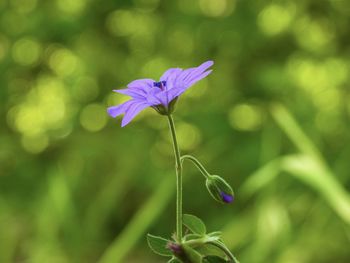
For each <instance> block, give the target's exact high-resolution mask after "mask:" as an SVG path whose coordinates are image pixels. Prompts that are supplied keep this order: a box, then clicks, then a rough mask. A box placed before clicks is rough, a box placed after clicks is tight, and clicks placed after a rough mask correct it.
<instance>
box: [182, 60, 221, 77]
mask: <svg viewBox="0 0 350 263" xmlns="http://www.w3.org/2000/svg"><path fill="white" fill-rule="evenodd" d="M213 64H214V62H213V61H211V60H209V61H206V62H204V63H202V64H201V65H199V66H198V67H197V68H195V69H194V70H193V71H192V72H191V73H190V74H188V75H187V76H186V77H185V78H184V79H183V80H184V82H186V83H189V82H192V81H193V80H194V79H196V78H197V77H199V76H200V75H202V73H203V72H204V71H206V70H207V69H208V68H210V67H211V66H212V65H213Z"/></svg>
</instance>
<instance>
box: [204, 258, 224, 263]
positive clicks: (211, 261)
mask: <svg viewBox="0 0 350 263" xmlns="http://www.w3.org/2000/svg"><path fill="white" fill-rule="evenodd" d="M227 262H230V261H227V260H226V259H223V258H221V257H217V256H207V257H205V258H204V259H203V263H227Z"/></svg>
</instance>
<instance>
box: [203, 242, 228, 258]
mask: <svg viewBox="0 0 350 263" xmlns="http://www.w3.org/2000/svg"><path fill="white" fill-rule="evenodd" d="M196 250H197V251H198V252H199V253H200V254H201V255H203V256H205V257H206V256H217V257H221V258H225V257H226V253H224V252H223V251H222V249H220V248H218V247H216V246H213V245H212V244H204V245H202V246H200V247H198V248H196Z"/></svg>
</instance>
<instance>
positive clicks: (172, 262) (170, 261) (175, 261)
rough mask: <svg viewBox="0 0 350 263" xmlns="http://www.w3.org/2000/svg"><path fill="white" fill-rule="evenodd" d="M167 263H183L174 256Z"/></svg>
mask: <svg viewBox="0 0 350 263" xmlns="http://www.w3.org/2000/svg"><path fill="white" fill-rule="evenodd" d="M167 263H182V262H181V261H180V260H179V259H177V258H172V259H170V260H169V261H168V262H167Z"/></svg>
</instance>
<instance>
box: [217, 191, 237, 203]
mask: <svg viewBox="0 0 350 263" xmlns="http://www.w3.org/2000/svg"><path fill="white" fill-rule="evenodd" d="M220 195H221V198H222V201H224V202H225V203H228V204H229V203H232V201H233V199H234V197H233V196H232V195H230V194H226V193H224V192H221V193H220Z"/></svg>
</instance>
